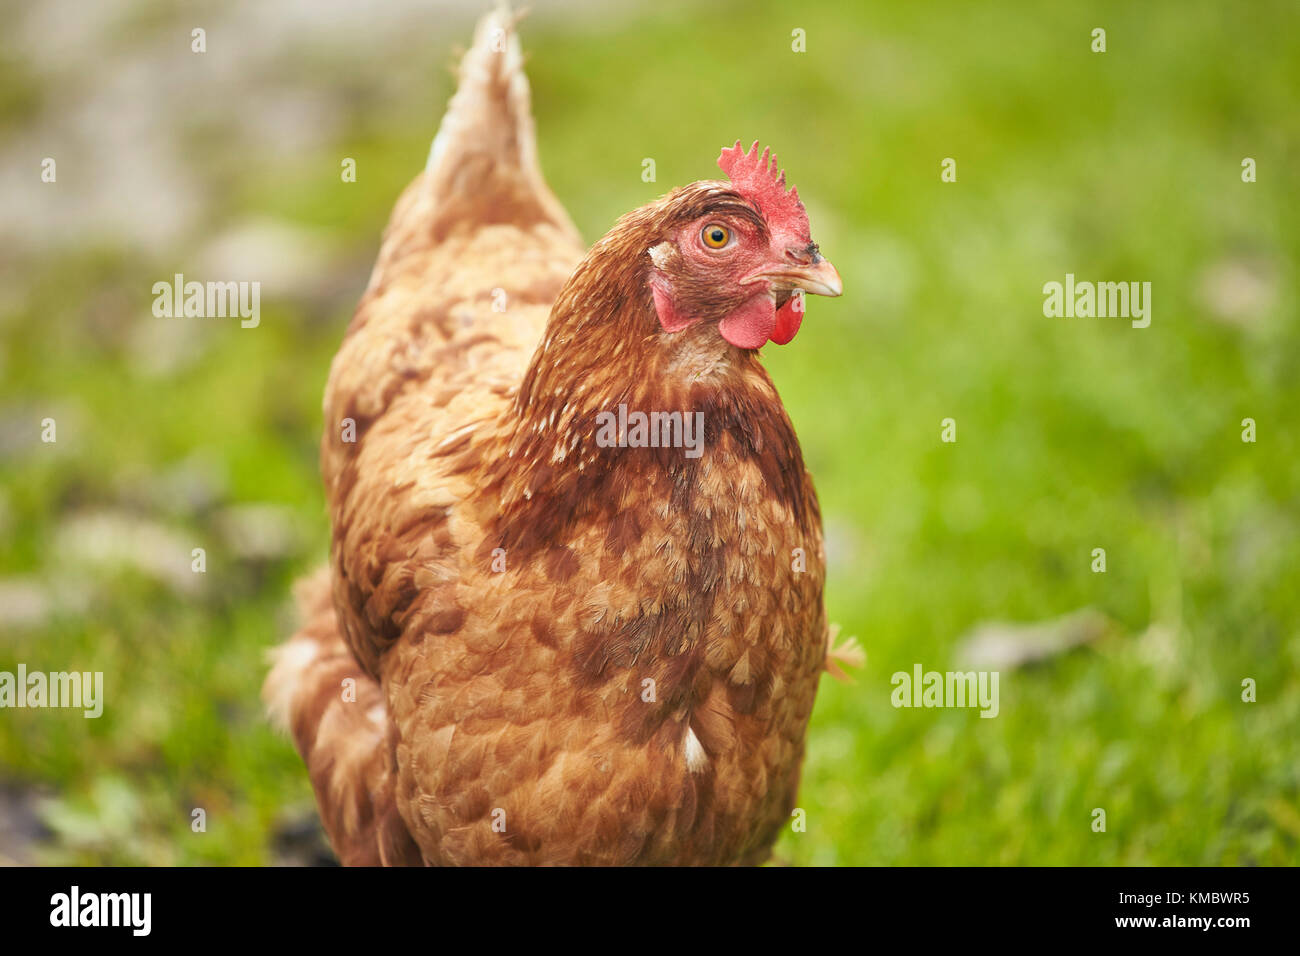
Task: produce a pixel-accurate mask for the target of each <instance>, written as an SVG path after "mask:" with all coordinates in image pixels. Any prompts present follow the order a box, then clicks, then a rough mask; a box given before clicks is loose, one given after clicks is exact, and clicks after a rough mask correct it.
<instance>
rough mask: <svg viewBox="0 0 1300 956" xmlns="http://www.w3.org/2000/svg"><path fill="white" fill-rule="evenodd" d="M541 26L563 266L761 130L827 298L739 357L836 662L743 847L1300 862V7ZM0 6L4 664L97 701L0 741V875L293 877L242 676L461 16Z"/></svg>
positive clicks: (309, 517)
mask: <svg viewBox="0 0 1300 956" xmlns="http://www.w3.org/2000/svg"><path fill="white" fill-rule="evenodd" d="M534 6H535V8H534V10H533V12H532V13H531V14H530V16H529V17H528V18H527V20H526V21H525V24H524V27H523V39H524V44H525V48H526V50H527V52H528V55H529V73H530V76H531V80H532V85H533V95H534V109H535V113H536V116H537V127H538V133H539V137H540V149H541V158H542V164H543V166H544V168H545V171H546V174H547V176H548V178H549V180H550V182H551V184H552V186H553V187H554V189H555V192H556V193H557V195H558V196H559V197H560V199H561V201H562V202H563V203H564V205H565V206H566V207H567V208H568V209H569V211H570V212H571V214H572V215H573V217H574V219H575V220H576V222H577V223H578V225H579V227H580V228H581V229H582V231H583V234H584V236H585V237H586V238H587V239H588V240H589V241H594V240H595V239H597V238H599V237H600V236H601V235H602V234H603V233H604V232H605V231H606V230H607V229H608V228H609V226H610V225H611V224H612V223H613V221H614V220H615V219H616V218H617V217H618V216H619V215H621V214H622V213H624V212H626V211H627V210H629V209H632V208H634V207H636V206H639V205H641V204H642V203H644V202H646V201H648V200H650V199H652V198H654V197H656V196H658V195H659V194H661V193H663V192H665V191H667V190H668V189H670V188H672V187H673V186H675V185H678V184H682V183H685V182H689V181H692V180H695V179H704V178H715V177H716V176H717V175H718V174H717V170H716V167H715V166H714V161H715V159H716V157H717V155H718V150H719V147H720V146H722V145H724V144H729V143H731V142H732V141H734V140H735V139H736V138H742V139H744V140H745V142H746V143H748V142H749V141H750V140H751V139H754V138H761V139H762V140H763V142H764V143H770V144H771V145H772V146H773V147H774V148H775V150H776V151H777V153H778V154H779V155H780V157H781V159H782V161H783V164H784V165H785V167H786V169H787V171H788V174H789V176H790V179H791V181H792V182H794V183H795V184H797V185H798V186H799V190H800V195H801V196H802V197H803V198H804V199H805V201H806V202H807V205H808V208H809V213H810V218H811V221H812V223H813V229H814V235H815V237H816V238H817V239H818V241H819V242H820V243H821V246H822V249H823V250H824V251H825V253H826V254H827V255H828V257H829V258H830V259H831V260H832V261H833V262H834V263H835V264H836V266H837V267H838V268H839V270H840V272H841V273H842V275H843V277H844V286H845V290H846V291H845V295H844V297H843V298H842V299H839V300H835V301H823V300H813V301H810V307H809V316H808V319H807V321H806V322H805V323H804V326H803V330H802V333H801V335H800V336H799V338H798V339H797V341H796V342H795V343H794V344H793V345H791V346H789V347H787V348H784V349H781V348H769V349H768V350H766V351H765V360H766V362H767V364H768V367H769V368H770V369H771V371H772V374H773V376H774V378H775V380H776V382H777V384H778V386H779V388H780V390H781V393H782V395H783V397H784V400H785V403H786V406H787V408H788V409H789V411H790V414H791V416H792V417H793V419H794V422H795V424H796V427H797V428H798V431H799V435H800V438H801V440H802V442H803V446H804V451H805V455H806V457H807V460H808V464H809V467H810V468H811V470H812V472H813V474H814V476H815V478H816V480H817V485H818V489H819V492H820V495H821V499H822V505H823V512H824V515H825V521H826V531H827V537H828V546H829V557H830V579H829V583H828V589H827V601H828V605H829V609H830V616H831V619H832V620H834V621H836V622H838V623H839V625H840V627H841V632H842V633H843V634H844V635H855V636H857V637H858V638H859V640H860V641H861V643H862V644H863V646H864V647H865V649H866V652H867V662H866V665H865V666H864V667H863V668H861V669H860V670H858V671H857V673H856V681H855V682H854V683H851V684H839V683H835V682H831V681H827V682H825V683H824V684H823V688H822V691H821V693H820V696H819V699H818V704H817V709H816V712H815V714H814V718H813V724H812V728H811V733H810V737H809V750H808V758H807V764H806V770H805V774H804V783H803V790H802V795H801V798H800V805H801V806H802V807H803V808H804V809H806V810H807V814H808V816H807V819H808V825H807V832H806V833H790V834H787V835H786V836H785V837H784V838H783V839H782V840H781V842H780V843H779V844H778V850H777V855H778V859H779V860H780V861H783V862H787V863H797V864H902V863H907V864H1294V863H1296V862H1297V861H1298V860H1300V852H1297V845H1298V843H1300V733H1297V730H1298V729H1300V676H1298V672H1300V587H1297V585H1298V584H1300V582H1298V581H1297V578H1298V577H1300V467H1298V466H1297V458H1298V456H1300V426H1298V425H1297V415H1298V414H1300V386H1298V384H1297V382H1298V380H1300V329H1298V328H1297V322H1296V319H1297V297H1298V293H1300V289H1298V287H1297V276H1296V263H1297V256H1298V253H1300V227H1298V226H1297V213H1298V212H1300V209H1297V202H1296V199H1297V196H1298V195H1300V8H1297V6H1296V4H1295V3H1294V2H1291V0H1278V2H1266V0H1261V2H1256V3H1251V4H1233V3H1228V2H1205V0H1191V2H1172V0H1171V2H1152V3H1144V4H1132V3H1122V2H1113V3H1111V2H1090V3H1066V4H1052V5H1050V8H1045V5H1041V4H1030V3H1024V4H1020V3H1001V4H969V3H965V2H960V0H952V2H934V3H915V4H892V3H862V2H856V0H855V2H844V3H827V4H819V5H817V6H816V8H815V9H814V8H806V9H804V8H799V9H796V7H795V6H792V5H790V4H779V3H775V2H772V3H740V2H731V3H714V4H710V5H708V6H707V8H700V6H699V5H697V4H693V3H682V2H676V0H657V2H655V3H648V2H646V3H627V4H619V5H609V4H600V3H595V2H561V3H537V4H535V5H534ZM615 6H616V9H615ZM0 7H3V9H0V14H2V16H3V21H4V22H5V24H6V28H5V30H4V32H3V37H0V209H2V210H3V213H2V214H0V248H2V249H3V256H2V258H0V670H6V671H10V672H12V671H15V670H16V668H17V665H18V664H19V663H24V664H26V666H27V668H28V669H29V670H32V671H34V670H46V671H49V670H73V669H75V670H90V671H103V672H104V675H105V678H104V679H105V696H106V703H105V707H104V713H103V716H102V717H100V718H99V719H94V720H88V719H85V718H83V717H82V716H81V714H80V712H77V711H68V710H43V711H34V710H3V711H0V862H9V863H15V862H16V863H79V864H108V863H112V864H205V863H206V864H231V863H239V864H271V863H275V864H284V863H311V862H319V861H321V860H323V859H328V851H327V850H326V849H325V848H324V845H323V843H322V842H321V840H320V836H319V833H318V830H317V824H316V822H315V815H314V809H313V803H312V797H311V792H310V789H309V786H308V782H307V777H306V774H305V772H304V771H303V768H302V766H301V764H300V762H299V760H298V757H297V756H296V754H295V753H294V752H293V749H292V747H291V745H290V744H289V743H288V741H287V740H285V739H283V738H281V737H278V736H277V735H276V734H275V733H273V732H272V731H271V730H270V729H269V728H268V727H267V725H266V724H265V723H264V721H263V718H262V709H261V705H260V703H259V700H258V689H259V685H260V683H261V680H262V677H263V675H264V671H265V662H264V655H265V652H266V650H267V648H268V647H270V646H271V645H273V644H274V643H276V642H277V641H279V640H280V639H281V638H282V637H283V636H284V635H285V634H287V633H288V631H289V629H290V626H291V622H292V607H291V601H290V596H289V595H290V588H291V584H292V581H293V580H294V578H295V577H297V576H298V575H300V574H302V573H303V572H305V571H307V570H308V569H310V568H312V567H314V566H316V565H317V564H319V563H320V562H321V561H322V560H323V558H324V555H325V549H326V542H327V525H326V520H325V516H324V505H323V497H322V492H321V488H320V483H319V477H318V468H317V442H318V437H319V433H320V428H321V420H320V418H321V413H320V399H321V392H322V388H323V385H324V382H325V376H326V371H327V368H328V364H329V361H330V358H331V356H332V354H333V352H334V350H335V348H336V347H337V345H338V342H339V340H340V338H341V336H342V332H343V328H344V326H345V324H346V322H347V321H348V318H349V316H350V314H351V311H352V309H353V307H354V305H355V303H356V301H357V299H358V297H359V295H360V293H361V290H362V289H363V287H364V285H365V282H366V279H367V276H368V273H369V269H370V266H371V263H372V261H373V259H374V256H375V253H376V251H377V248H378V236H379V232H380V230H381V228H382V226H383V223H384V222H385V220H386V218H387V216H388V213H389V210H390V209H391V206H392V203H393V201H394V199H395V198H396V196H397V194H398V193H399V191H400V190H401V189H402V187H403V186H404V185H405V184H406V183H407V182H408V181H409V180H410V178H411V177H413V176H414V175H415V174H416V173H417V172H418V170H419V169H420V168H421V167H422V165H423V163H424V160H425V156H426V154H427V151H428V147H429V142H430V140H431V138H432V136H433V134H434V132H435V130H436V128H437V123H438V120H439V118H440V116H441V113H442V109H443V107H444V105H445V102H446V99H447V97H448V96H449V95H450V93H451V89H452V85H451V75H450V73H449V70H448V66H449V65H450V64H451V63H452V62H453V60H454V54H455V52H456V50H457V49H458V48H459V47H462V46H463V45H464V44H465V43H467V42H468V39H469V36H470V28H471V24H472V22H473V20H474V19H475V18H476V17H477V15H478V14H479V13H481V12H482V9H483V7H482V5H481V4H479V3H465V2H454V3H453V2H414V0H401V2H386V3H383V4H351V3H345V2H342V0H313V2H306V0H258V2H255V0H237V2H224V3H216V2H193V3H190V2H187V3H180V2H174V3H168V2H140V0H112V2H107V0H105V2H100V3H94V4H88V3H84V2H72V0H46V2H44V3H41V4H26V3H17V4H13V3H9V2H6V3H4V4H0ZM1098 27H1101V28H1104V29H1105V30H1106V42H1107V50H1106V52H1105V53H1094V52H1092V50H1091V46H1092V43H1093V41H1092V36H1091V34H1092V31H1093V30H1094V29H1095V28H1098ZM195 28H203V29H204V30H205V31H206V52H205V53H203V54H196V53H193V52H191V43H192V38H191V31H192V30H193V29H195ZM796 29H799V30H803V31H805V33H804V36H805V42H806V52H802V53H796V52H793V51H792V48H791V47H792V42H793V39H792V31H794V30H796ZM46 157H50V158H54V159H55V160H56V163H57V167H56V169H57V181H56V182H54V183H45V182H42V179H41V172H42V160H43V159H44V158H46ZM949 157H951V158H953V159H955V161H956V173H957V180H956V182H953V183H945V182H941V180H940V171H941V170H940V164H941V162H942V161H943V160H944V159H945V158H949ZM1245 157H1251V158H1253V159H1254V160H1255V161H1256V163H1257V170H1258V172H1257V177H1258V181H1257V182H1254V183H1244V182H1243V181H1242V176H1241V172H1242V160H1243V158H1245ZM346 158H352V159H355V161H356V170H357V175H356V182H355V183H346V182H343V181H342V179H341V176H340V170H341V164H342V163H343V161H344V159H346ZM645 158H653V159H654V160H655V164H656V174H657V181H656V182H653V183H646V182H643V181H642V178H641V172H642V168H643V167H642V161H643V159H645ZM177 272H183V273H185V274H186V276H187V278H197V279H200V280H203V279H233V280H256V281H260V283H261V289H262V292H261V295H262V300H261V306H262V316H261V323H260V325H259V326H258V327H257V328H256V329H242V328H240V327H239V323H238V321H237V320H235V319H193V318H191V319H168V318H164V319H159V318H155V317H154V316H153V315H152V312H151V306H152V302H153V294H152V291H151V289H152V286H153V283H155V282H157V281H168V280H169V279H170V277H171V276H172V275H173V274H174V273H177ZM1067 272H1069V273H1074V274H1075V275H1076V277H1077V278H1078V279H1080V280H1084V279H1087V280H1116V281H1119V280H1135V281H1149V282H1151V283H1152V307H1153V308H1152V322H1151V326H1150V327H1149V328H1147V329H1141V330H1139V329H1133V328H1131V327H1130V326H1129V323H1128V321H1126V320H1124V319H1115V318H1109V319H1104V318H1075V319H1065V318H1046V317H1044V315H1043V293H1042V287H1043V285H1044V283H1046V282H1051V281H1057V282H1060V281H1063V279H1064V276H1065V274H1066V273H1067ZM46 418H53V419H55V421H56V423H57V441H56V442H54V443H47V442H43V441H42V440H41V432H42V424H41V423H42V420H43V419H46ZM945 418H952V419H954V420H955V422H956V427H957V439H958V440H957V442H956V443H943V442H941V441H940V428H941V425H940V423H941V421H942V420H943V419H945ZM1245 418H1252V419H1254V420H1255V422H1256V423H1257V425H1256V427H1257V441H1256V442H1254V443H1245V442H1243V441H1242V437H1241V436H1242V428H1243V426H1242V420H1243V419H1245ZM200 547H201V548H204V549H205V551H206V556H207V557H206V561H207V570H206V573H204V574H195V573H193V572H192V571H191V552H192V549H194V548H200ZM1095 548H1104V549H1105V551H1106V562H1107V567H1106V571H1105V573H1095V572H1094V571H1093V570H1092V566H1093V563H1094V557H1093V549H1095ZM918 663H919V664H921V665H923V666H924V667H925V668H926V669H929V670H949V669H954V668H957V667H964V666H975V665H978V666H983V667H992V668H993V669H997V670H999V671H1000V674H1001V679H1000V697H1001V700H1000V713H999V715H998V716H997V718H996V719H980V718H979V716H978V711H974V710H916V709H895V708H894V707H892V706H891V704H890V692H891V690H892V687H891V684H890V677H891V675H892V674H893V673H894V672H896V671H906V672H908V673H910V672H911V671H912V669H913V666H914V665H915V664H918ZM1247 678H1250V679H1252V680H1253V681H1255V682H1256V687H1257V691H1256V693H1257V701H1256V702H1255V703H1246V702H1243V700H1242V682H1243V680H1245V679H1247ZM195 808H203V809H204V810H205V812H206V831H205V832H201V833H196V832H193V830H192V828H191V818H192V811H193V810H194V809H195ZM1094 808H1103V809H1104V810H1105V811H1106V814H1107V820H1106V823H1107V829H1106V832H1105V833H1097V832H1094V831H1093V829H1092V823H1093V819H1094V818H1093V810H1094Z"/></svg>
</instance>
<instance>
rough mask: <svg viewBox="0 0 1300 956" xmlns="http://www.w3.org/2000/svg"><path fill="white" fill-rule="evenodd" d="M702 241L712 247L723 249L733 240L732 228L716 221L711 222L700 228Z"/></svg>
mask: <svg viewBox="0 0 1300 956" xmlns="http://www.w3.org/2000/svg"><path fill="white" fill-rule="evenodd" d="M700 241H701V242H703V243H704V244H705V245H706V246H708V247H709V248H710V249H721V248H722V247H723V246H725V245H726V244H727V243H728V242H730V241H731V230H730V229H728V228H727V227H726V226H723V225H720V224H719V223H716V222H711V223H709V224H708V225H707V226H705V227H704V228H703V229H701V230H700Z"/></svg>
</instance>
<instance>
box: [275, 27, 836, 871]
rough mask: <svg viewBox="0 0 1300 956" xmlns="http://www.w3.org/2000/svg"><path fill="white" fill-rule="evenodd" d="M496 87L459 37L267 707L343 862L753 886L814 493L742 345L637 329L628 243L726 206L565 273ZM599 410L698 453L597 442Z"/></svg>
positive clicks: (561, 249)
mask: <svg viewBox="0 0 1300 956" xmlns="http://www.w3.org/2000/svg"><path fill="white" fill-rule="evenodd" d="M494 31H501V32H500V33H494ZM503 40H504V42H502V41H503ZM519 61H520V57H519V49H518V45H517V40H516V39H515V37H514V35H513V33H512V31H511V28H510V25H509V23H508V22H507V20H506V19H505V18H504V17H501V16H500V15H493V16H492V17H489V18H488V19H486V20H485V21H484V23H483V24H481V25H480V27H479V31H478V35H477V37H476V41H475V43H474V46H473V47H472V48H471V50H470V51H469V52H468V53H467V54H466V57H465V60H464V62H463V63H462V66H461V85H460V90H459V92H458V93H457V96H456V97H455V98H454V99H453V101H452V105H451V107H450V109H449V111H448V116H447V118H446V119H444V121H443V125H442V128H441V131H440V133H439V136H438V139H437V140H436V141H435V145H434V150H433V154H432V155H431V157H430V163H429V167H428V168H427V169H426V171H425V173H424V174H423V175H422V176H421V177H420V178H418V179H417V180H416V181H415V182H414V183H413V184H412V185H411V186H410V187H409V188H408V190H407V191H406V193H405V194H404V195H403V197H402V199H401V200H400V201H399V202H398V205H397V208H396V210H395V211H394V213H393V217H392V220H391V222H390V224H389V227H388V230H387V232H386V234H385V239H384V243H383V248H382V250H381V252H380V256H379V260H378V263H377V265H376V267H375V272H374V275H373V277H372V279H371V282H370V286H369V288H368V289H367V291H366V294H365V296H364V298H363V299H362V302H361V304H360V307H359V308H358V310H357V314H356V317H355V318H354V319H353V321H352V324H351V325H350V326H349V328H348V331H347V335H346V338H345V340H344V343H343V346H342V348H341V349H340V351H339V353H338V355H337V357H336V359H335V361H334V364H333V367H332V369H331V374H330V380H329V385H328V387H327V390H326V396H325V434H324V439H323V441H322V456H321V457H322V470H323V472H324V479H325V485H326V490H327V496H328V501H329V510H330V517H331V520H332V523H333V529H334V534H333V543H332V548H331V555H332V559H331V566H330V569H329V572H328V574H327V575H321V576H318V577H317V578H316V579H313V580H312V581H311V582H308V584H307V585H306V587H305V591H304V599H303V606H304V610H305V611H306V617H307V620H306V623H305V624H304V627H303V629H302V630H301V631H300V632H299V633H298V634H297V635H295V636H294V638H293V639H292V640H291V641H290V642H289V643H288V644H286V645H285V646H284V648H283V649H282V650H281V652H280V656H279V661H278V663H277V666H276V668H275V669H274V670H273V672H272V674H271V676H270V677H269V678H268V683H267V695H268V698H269V699H271V700H272V702H273V704H274V705H275V707H276V709H277V710H278V711H279V712H280V714H281V716H282V719H283V720H284V721H285V722H286V724H287V725H288V726H289V727H290V728H291V729H292V732H293V734H294V737H295V739H296V742H297V744H298V747H299V750H300V752H302V754H303V756H304V759H305V761H306V763H307V765H308V768H309V771H310V773H311V777H312V782H313V786H314V787H315V789H316V793H317V799H318V803H319V805H320V808H321V813H322V818H323V820H324V822H325V826H326V830H327V832H328V833H329V836H330V839H331V841H332V843H333V844H334V847H335V849H336V851H337V852H338V853H339V856H340V858H341V859H342V860H343V861H344V862H345V863H380V862H382V863H420V862H424V863H429V864H514V863H572V864H624V863H649V864H655V863H659V864H669V863H731V862H758V861H761V860H762V859H763V858H765V856H766V855H767V853H768V851H769V849H770V847H771V845H772V843H773V842H774V840H775V839H776V837H777V835H778V833H779V831H780V828H781V826H782V825H783V824H784V823H785V822H786V821H788V820H789V818H790V812H791V808H792V807H793V805H794V797H795V791H796V786H797V782H798V775H799V766H800V762H801V759H802V755H803V739H804V732H805V729H806V726H807V722H808V718H809V715H810V713H811V710H812V704H813V698H814V694H815V691H816V686H817V682H818V678H819V676H820V673H821V671H822V669H823V661H824V657H825V654H826V650H827V647H826V633H827V628H826V621H825V615H824V610H823V602H822V586H823V578H824V562H823V557H822V539H821V522H820V517H819V514H818V508H817V502H816V497H815V494H814V492H813V489H812V484H811V480H810V479H809V478H808V476H807V474H806V472H805V470H804V467H803V461H802V457H801V455H800V451H799V446H798V442H797V440H796V438H795V435H794V431H793V428H792V426H791V424H790V421H789V418H788V417H787V416H786V414H785V411H784V409H783V408H782V406H781V403H780V400H779V398H778V396H777V394H776V390H775V388H774V387H773V385H772V383H771V381H770V379H769V378H768V376H767V374H766V373H765V372H764V370H763V368H762V366H761V365H760V364H759V362H758V359H757V355H758V353H757V351H756V350H741V349H738V348H735V347H734V346H733V345H731V344H728V342H727V341H725V340H724V339H723V338H721V337H719V334H718V331H717V326H716V325H708V324H698V325H695V326H692V327H690V328H686V329H684V330H682V331H678V332H676V333H675V334H674V335H673V336H671V338H668V337H665V336H664V334H663V332H662V331H661V330H660V329H659V328H658V326H657V325H652V324H651V322H652V320H653V317H654V315H655V306H656V304H658V301H659V300H658V299H656V300H654V302H652V297H651V290H650V288H649V287H648V286H647V283H646V267H647V259H646V255H647V250H646V249H645V248H644V246H643V245H641V244H640V243H641V242H642V241H643V238H644V235H645V234H646V230H647V229H651V230H653V229H657V228H661V227H662V224H663V223H664V222H676V221H677V220H676V218H674V217H677V216H679V215H686V212H689V211H690V209H691V208H692V207H691V204H692V203H695V204H697V205H699V206H700V208H705V207H706V206H707V205H708V204H709V203H710V202H714V201H715V200H714V197H715V195H716V194H717V193H718V188H717V187H718V186H719V185H720V184H710V183H699V184H695V185H694V186H690V187H685V188H684V189H682V190H678V191H676V192H675V193H673V194H671V195H670V196H668V197H665V198H664V199H663V200H660V201H659V202H658V203H657V204H651V206H648V207H645V208H644V209H642V210H638V211H637V212H635V213H632V214H629V216H627V217H624V219H623V220H621V221H620V223H619V225H618V226H616V227H615V229H614V230H613V231H612V232H611V233H610V234H609V235H608V236H607V237H606V238H605V239H604V240H602V241H601V242H600V243H598V244H597V246H596V247H595V248H593V250H592V251H591V252H590V253H589V254H588V255H587V256H586V257H585V258H584V256H583V249H582V247H581V245H580V243H579V240H578V238H577V234H576V231H575V230H574V228H573V227H572V225H571V224H570V222H569V221H568V218H567V217H566V216H565V214H564V212H563V210H562V209H561V207H560V206H559V204H558V203H557V202H556V201H555V199H554V197H553V196H552V195H551V194H550V192H549V190H548V189H547V188H546V186H545V184H544V183H543V181H542V178H541V175H540V172H539V170H538V167H537V165H536V160H535V157H534V152H533V151H534V145H533V135H532V129H531V119H530V117H529V113H528V91H527V85H526V81H525V80H524V78H523V75H522V72H521V70H520V62H519ZM683 209H684V210H686V211H685V212H683V211H682V210H683ZM812 248H813V249H814V250H815V247H812ZM656 261H658V260H656ZM580 263H581V264H580ZM575 266H576V267H577V269H576V272H575ZM836 281H838V280H836ZM647 315H648V316H650V317H651V318H650V319H646V318H645V316H647ZM662 316H663V313H662V312H661V313H660V317H661V321H662ZM548 317H549V324H548ZM638 322H643V323H645V328H644V330H642V329H641V328H640V327H639V326H638V325H637V323H638ZM665 327H667V325H665ZM642 339H644V341H646V342H650V341H652V339H653V341H654V342H656V343H658V344H656V345H655V346H654V347H647V348H637V347H636V346H637V344H638V342H639V341H641V340H642ZM619 405H625V406H626V407H627V409H629V410H631V411H637V410H642V411H646V412H650V411H660V412H674V411H679V412H683V413H684V414H694V413H700V414H702V415H703V418H702V419H701V421H703V423H704V429H705V430H704V439H705V449H706V450H705V451H704V453H703V454H702V455H701V456H700V457H689V456H688V455H686V454H685V453H684V449H682V448H627V447H624V448H606V447H599V446H597V445H596V443H595V442H594V435H595V433H596V426H595V422H596V419H597V416H598V415H599V414H601V413H602V412H612V411H615V410H617V409H618V407H619ZM349 439H353V440H349ZM346 678H351V679H352V680H353V682H354V684H352V685H346V684H345V679H346ZM349 686H353V687H355V693H354V694H352V695H349V694H348V693H347V691H348V687H349ZM349 696H352V697H354V698H355V699H348V697H349Z"/></svg>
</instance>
